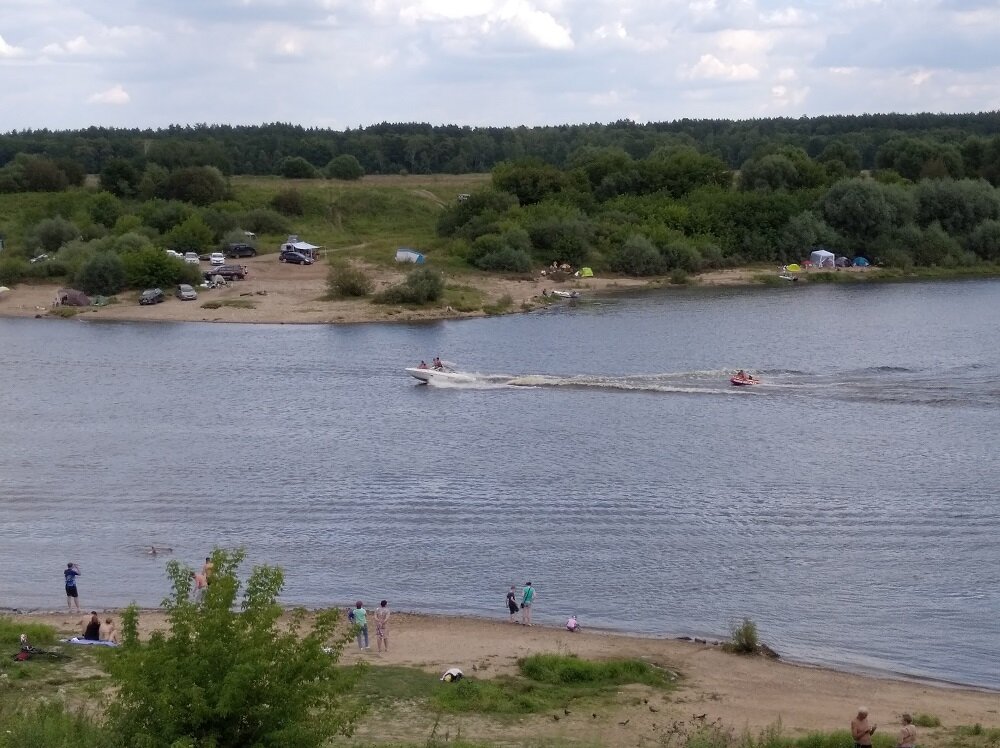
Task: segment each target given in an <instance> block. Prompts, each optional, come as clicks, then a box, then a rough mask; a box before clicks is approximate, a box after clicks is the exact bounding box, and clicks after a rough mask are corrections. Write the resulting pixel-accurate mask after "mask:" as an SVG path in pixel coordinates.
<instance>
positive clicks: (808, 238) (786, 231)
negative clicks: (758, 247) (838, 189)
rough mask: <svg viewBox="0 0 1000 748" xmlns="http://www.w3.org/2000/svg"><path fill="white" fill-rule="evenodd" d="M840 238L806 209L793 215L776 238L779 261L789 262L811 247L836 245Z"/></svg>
mask: <svg viewBox="0 0 1000 748" xmlns="http://www.w3.org/2000/svg"><path fill="white" fill-rule="evenodd" d="M839 243H840V238H839V237H838V236H837V232H835V231H834V230H833V229H831V228H830V227H829V226H828V225H827V223H826V221H824V220H823V219H822V218H820V217H819V216H818V215H816V214H815V213H814V212H813V211H811V210H807V211H803V212H802V213H799V214H798V215H797V216H793V217H792V218H791V219H789V221H788V223H786V224H785V227H784V228H783V229H782V230H781V234H780V236H779V238H778V251H779V255H778V257H776V258H775V259H777V260H778V261H779V262H789V261H792V260H796V259H799V258H801V257H804V256H805V255H806V254H808V250H809V249H810V248H811V247H817V246H837V245H838V244H839Z"/></svg>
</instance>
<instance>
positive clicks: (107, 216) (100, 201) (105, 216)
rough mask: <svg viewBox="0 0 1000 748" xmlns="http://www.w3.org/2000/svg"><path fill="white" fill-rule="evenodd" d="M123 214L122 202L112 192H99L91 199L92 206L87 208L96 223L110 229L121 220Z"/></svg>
mask: <svg viewBox="0 0 1000 748" xmlns="http://www.w3.org/2000/svg"><path fill="white" fill-rule="evenodd" d="M123 212H124V209H123V208H122V201H121V200H119V199H118V198H117V197H115V196H114V195H112V194H111V193H110V192H98V193H97V194H96V195H94V196H93V197H92V198H91V200H90V205H89V206H87V213H88V214H89V215H90V217H91V219H93V221H94V223H98V224H100V225H101V226H106V227H108V228H109V229H110V228H111V227H112V226H114V225H115V223H116V222H117V221H118V219H119V218H121V216H122V213H123Z"/></svg>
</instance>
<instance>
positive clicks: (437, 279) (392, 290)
mask: <svg viewBox="0 0 1000 748" xmlns="http://www.w3.org/2000/svg"><path fill="white" fill-rule="evenodd" d="M443 293H444V277H443V276H442V275H441V273H439V272H438V271H437V270H433V269H431V268H428V267H423V268H416V269H415V270H411V271H410V272H409V273H407V275H406V279H405V280H404V281H403V282H402V283H397V284H396V285H394V286H389V288H387V289H385V290H384V291H383V292H382V293H380V294H378V295H377V296H376V297H375V301H376V302H378V303H380V304H427V303H429V302H431V301H437V300H438V299H440V298H441V295H442V294H443Z"/></svg>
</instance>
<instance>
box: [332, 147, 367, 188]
mask: <svg viewBox="0 0 1000 748" xmlns="http://www.w3.org/2000/svg"><path fill="white" fill-rule="evenodd" d="M326 175H327V176H328V177H329V178H330V179H346V180H351V181H353V180H355V179H361V177H363V176H364V175H365V169H364V167H363V166H362V165H361V162H360V161H358V160H357V159H356V158H355V157H354V156H352V155H351V154H349V153H342V154H341V155H339V156H335V157H334V158H332V159H330V163H328V164H327V165H326Z"/></svg>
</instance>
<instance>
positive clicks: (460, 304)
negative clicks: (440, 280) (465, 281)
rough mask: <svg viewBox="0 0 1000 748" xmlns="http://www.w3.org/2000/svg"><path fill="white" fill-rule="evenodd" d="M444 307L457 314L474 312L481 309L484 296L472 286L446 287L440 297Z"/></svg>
mask: <svg viewBox="0 0 1000 748" xmlns="http://www.w3.org/2000/svg"><path fill="white" fill-rule="evenodd" d="M442 300H443V302H444V303H445V305H447V306H450V307H451V308H452V309H454V310H455V311H458V312H476V311H479V310H480V309H481V308H482V307H483V303H484V302H485V300H486V299H485V296H483V292H482V291H480V290H479V289H478V288H473V287H472V286H459V285H447V286H445V288H444V295H443V297H442Z"/></svg>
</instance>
